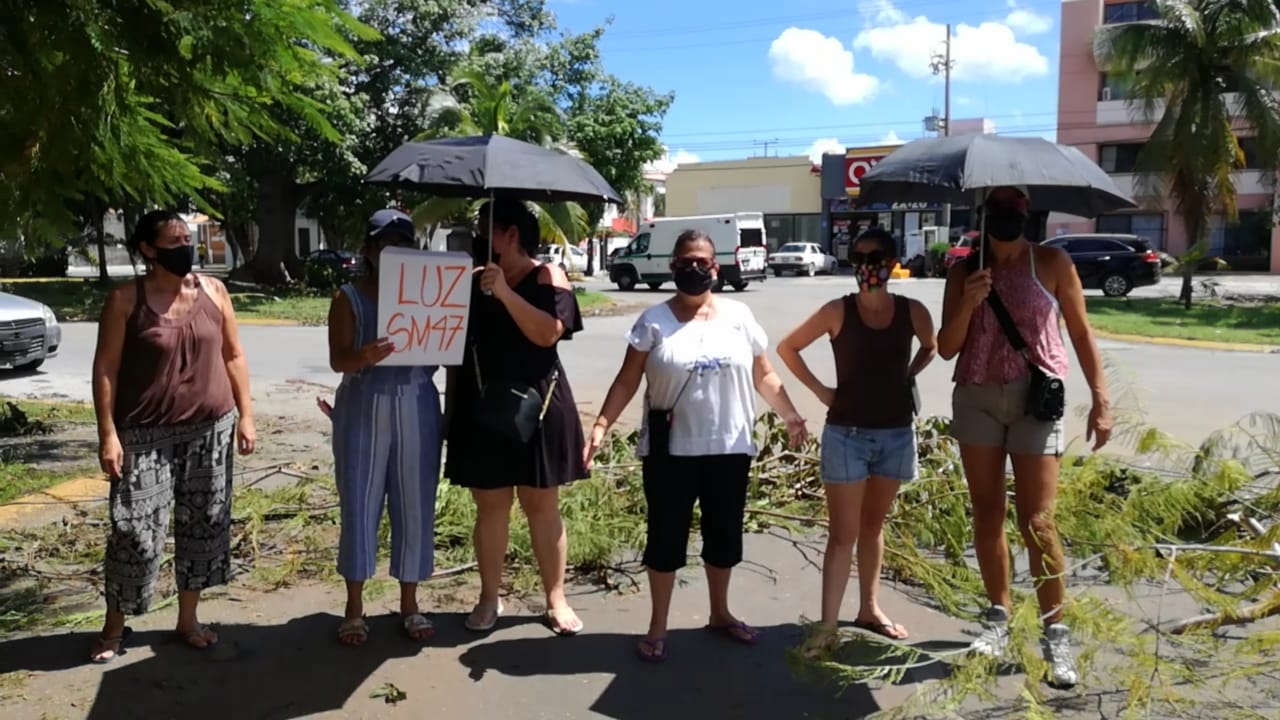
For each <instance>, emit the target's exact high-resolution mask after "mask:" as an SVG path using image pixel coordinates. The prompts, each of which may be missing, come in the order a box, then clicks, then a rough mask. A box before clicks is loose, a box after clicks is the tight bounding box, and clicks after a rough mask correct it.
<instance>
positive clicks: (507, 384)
mask: <svg viewBox="0 0 1280 720" xmlns="http://www.w3.org/2000/svg"><path fill="white" fill-rule="evenodd" d="M471 360H472V362H474V363H475V366H476V386H477V387H479V388H480V399H479V401H478V402H477V403H476V409H475V418H476V422H477V423H479V424H480V425H481V426H482V427H484V428H487V429H489V430H493V431H494V432H497V433H499V434H500V435H504V436H506V437H508V438H510V439H512V440H515V441H517V442H519V443H520V444H521V445H527V444H528V443H529V441H530V440H532V439H533V434H534V433H536V432H537V431H538V426H539V425H541V424H542V419H543V418H544V417H546V415H547V408H548V407H549V406H550V405H551V397H552V395H554V394H555V391H556V383H557V382H558V381H559V380H560V368H559V367H558V362H557V367H556V369H555V370H553V371H551V385H550V386H549V387H548V388H547V397H546V398H543V397H542V394H541V393H539V392H538V390H537V389H536V388H533V387H530V386H528V385H525V384H524V383H522V382H518V381H515V380H500V381H498V382H490V383H488V384H487V385H486V384H485V382H484V380H483V379H482V378H481V376H480V356H479V354H477V353H476V348H475V345H472V346H471Z"/></svg>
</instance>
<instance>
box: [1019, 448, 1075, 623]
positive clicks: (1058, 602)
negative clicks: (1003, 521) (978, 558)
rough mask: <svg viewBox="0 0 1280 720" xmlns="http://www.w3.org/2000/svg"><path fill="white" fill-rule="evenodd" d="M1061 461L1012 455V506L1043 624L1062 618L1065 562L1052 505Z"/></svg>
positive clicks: (1051, 457)
mask: <svg viewBox="0 0 1280 720" xmlns="http://www.w3.org/2000/svg"><path fill="white" fill-rule="evenodd" d="M1060 464H1061V460H1060V459H1059V458H1057V457H1054V456H1053V455H1014V456H1013V478H1014V480H1013V482H1014V508H1015V509H1016V510H1017V512H1018V529H1019V530H1021V531H1022V538H1023V540H1024V541H1025V542H1026V544H1027V555H1028V557H1029V558H1030V560H1031V576H1032V577H1033V578H1035V581H1036V597H1037V598H1038V599H1039V601H1040V612H1041V613H1042V614H1044V615H1046V617H1045V623H1046V624H1050V623H1057V622H1061V621H1062V603H1063V601H1064V599H1065V597H1066V587H1067V582H1066V578H1064V577H1063V575H1062V574H1063V572H1065V570H1066V567H1067V564H1066V559H1065V558H1064V557H1063V554H1062V542H1061V540H1060V539H1059V537H1058V526H1057V524H1056V523H1055V522H1054V519H1053V505H1054V502H1055V501H1056V500H1057V498H1058V469H1059V465H1060Z"/></svg>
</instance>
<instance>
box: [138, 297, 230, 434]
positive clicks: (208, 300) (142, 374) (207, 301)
mask: <svg viewBox="0 0 1280 720" xmlns="http://www.w3.org/2000/svg"><path fill="white" fill-rule="evenodd" d="M137 293H138V299H137V302H136V303H134V306H133V312H132V313H131V314H130V315H129V321H128V323H127V324H126V326H125V335H124V350H123V354H122V357H121V361H120V374H119V377H118V379H117V381H116V406H115V413H114V415H115V421H116V426H117V427H119V428H121V429H125V428H138V427H159V426H171V425H188V424H192V423H202V422H209V421H212V420H216V419H218V418H220V417H222V416H223V415H226V414H227V413H229V412H231V410H232V409H234V408H235V406H236V401H235V396H234V394H233V393H232V392H231V379H230V378H229V377H228V376H227V365H226V362H225V361H224V360H223V359H222V309H221V308H219V307H218V303H217V302H216V301H215V300H214V299H213V298H212V297H209V294H208V293H207V292H205V289H204V283H202V282H199V279H198V278H197V284H196V301H195V303H193V304H192V306H191V309H190V310H189V311H188V312H187V313H186V314H185V315H183V316H182V317H179V318H166V317H163V316H161V315H159V314H158V313H156V311H155V310H152V309H151V306H150V305H148V304H147V293H146V289H145V288H144V287H143V281H142V278H139V279H138V289H137Z"/></svg>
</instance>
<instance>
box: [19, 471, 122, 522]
mask: <svg viewBox="0 0 1280 720" xmlns="http://www.w3.org/2000/svg"><path fill="white" fill-rule="evenodd" d="M110 489H111V484H110V483H108V482H107V481H106V480H105V479H103V478H102V477H83V478H77V479H75V480H68V481H66V482H62V483H58V484H57V485H54V486H52V487H47V488H45V489H44V490H41V491H40V492H35V493H31V494H30V495H23V496H22V497H20V498H18V499H16V500H13V501H11V502H9V503H7V504H5V505H0V527H5V528H14V527H18V526H21V525H24V524H28V523H27V522H26V521H29V520H30V518H31V517H32V516H37V515H41V514H51V513H50V511H51V510H53V509H58V510H59V514H61V511H62V509H64V508H65V507H70V506H71V505H75V504H77V503H85V502H101V501H103V500H106V499H107V495H108V493H109V491H110Z"/></svg>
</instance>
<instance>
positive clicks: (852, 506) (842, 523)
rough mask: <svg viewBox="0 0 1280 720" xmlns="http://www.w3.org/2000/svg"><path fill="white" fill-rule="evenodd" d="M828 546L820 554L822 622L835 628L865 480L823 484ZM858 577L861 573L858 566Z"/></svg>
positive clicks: (850, 564) (856, 534)
mask: <svg viewBox="0 0 1280 720" xmlns="http://www.w3.org/2000/svg"><path fill="white" fill-rule="evenodd" d="M822 487H823V490H824V491H825V493H826V496H827V517H828V519H829V524H830V527H829V528H828V530H827V549H826V552H825V553H823V556H822V625H823V627H824V628H826V629H829V630H835V629H836V626H837V624H838V623H839V622H840V606H841V605H842V604H843V603H844V591H845V588H846V587H848V585H849V573H850V572H851V571H852V569H853V568H852V565H853V548H854V545H855V544H856V543H857V542H858V532H859V530H858V524H859V522H860V520H861V518H862V498H863V495H864V494H865V493H866V488H867V483H866V482H865V481H863V482H856V483H839V484H836V483H826V484H824V485H823V486H822ZM858 576H859V577H861V576H862V570H861V568H859V571H858Z"/></svg>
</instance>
